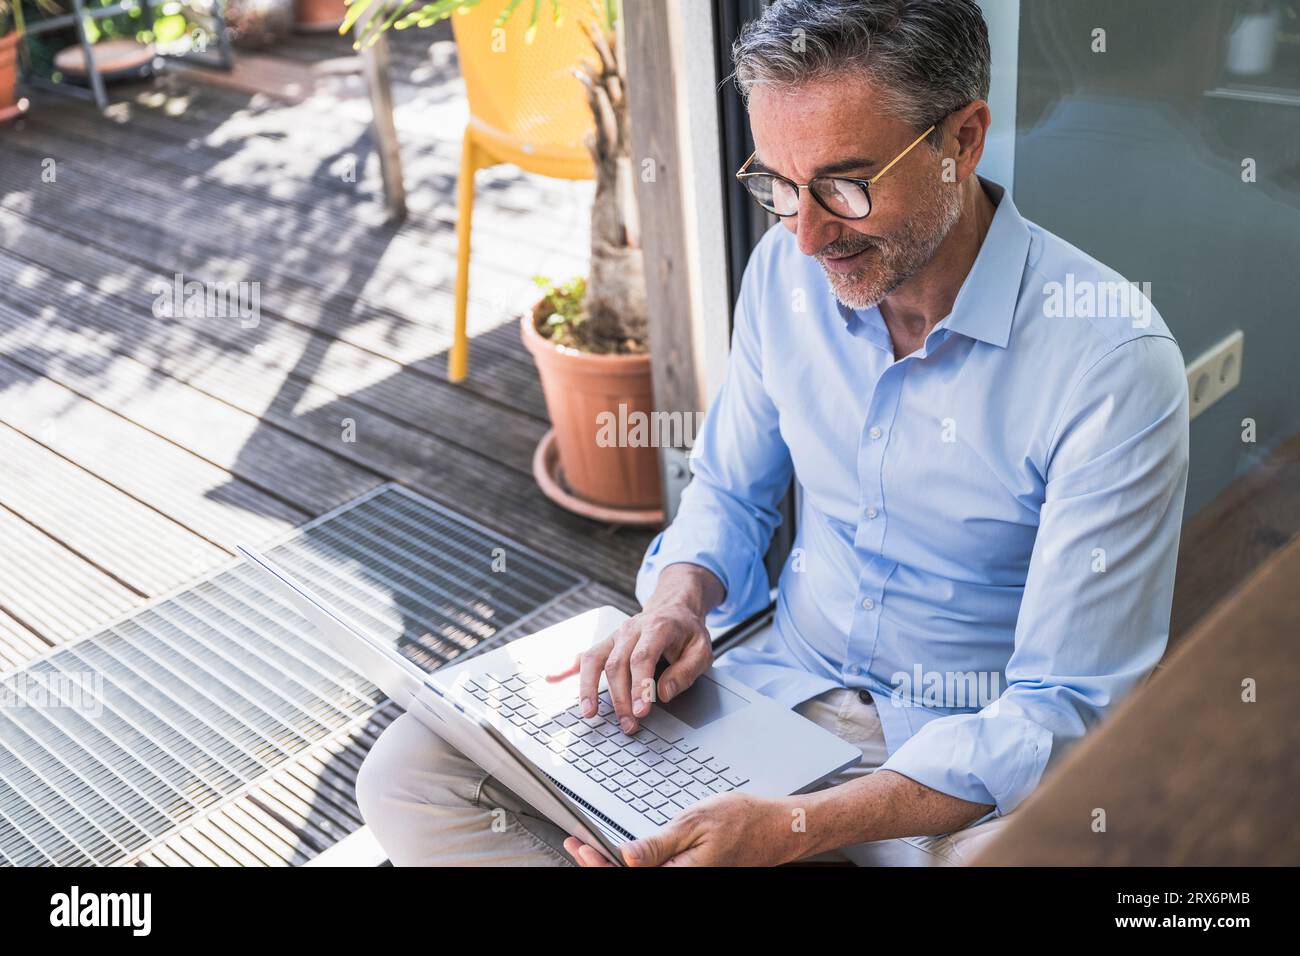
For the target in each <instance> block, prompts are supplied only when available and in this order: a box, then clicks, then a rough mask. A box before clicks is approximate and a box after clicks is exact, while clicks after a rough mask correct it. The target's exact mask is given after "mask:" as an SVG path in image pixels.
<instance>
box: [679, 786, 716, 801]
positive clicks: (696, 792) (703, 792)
mask: <svg viewBox="0 0 1300 956" xmlns="http://www.w3.org/2000/svg"><path fill="white" fill-rule="evenodd" d="M686 792H687V793H689V794H691V796H693V797H695V798H696V799H697V800H705V799H707V798H708V797H711V796H713V791H712V790H710V789H709V788H708V787H706V786H705V785H704V784H702V783H691V784H690V785H689V786H687V788H686Z"/></svg>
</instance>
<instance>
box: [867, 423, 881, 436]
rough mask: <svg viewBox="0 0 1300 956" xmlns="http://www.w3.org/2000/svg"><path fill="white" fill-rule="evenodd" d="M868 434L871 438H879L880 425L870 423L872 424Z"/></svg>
mask: <svg viewBox="0 0 1300 956" xmlns="http://www.w3.org/2000/svg"><path fill="white" fill-rule="evenodd" d="M868 434H870V435H871V437H872V438H879V437H880V426H878V425H872V426H871V431H870V432H869V433H868Z"/></svg>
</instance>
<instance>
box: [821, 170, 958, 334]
mask: <svg viewBox="0 0 1300 956" xmlns="http://www.w3.org/2000/svg"><path fill="white" fill-rule="evenodd" d="M961 207H962V191H961V189H959V188H957V186H955V185H953V184H949V183H939V184H938V185H937V186H936V187H935V189H934V190H933V191H931V192H930V193H928V194H927V195H926V196H925V197H924V198H923V200H922V202H921V205H920V207H919V208H918V209H917V210H916V211H915V212H914V213H913V214H912V216H911V218H910V219H909V220H908V222H907V223H905V224H904V225H903V226H902V227H901V228H900V229H899V230H898V231H897V232H895V233H894V234H892V235H889V236H864V235H856V234H853V233H850V234H849V235H848V236H845V237H844V238H843V239H838V240H836V241H835V242H833V243H831V244H830V245H828V246H827V247H826V248H824V249H823V250H822V251H821V252H819V253H818V254H817V256H816V259H817V261H818V262H820V263H821V264H822V269H823V271H825V273H826V278H827V279H828V280H829V281H830V284H831V291H832V292H833V293H834V294H835V298H837V299H838V300H839V301H840V302H842V303H843V304H844V305H845V306H847V307H848V308H850V309H855V310H859V311H861V310H864V309H873V308H875V307H876V306H877V305H879V304H880V303H881V302H882V301H883V300H884V298H885V297H886V296H887V295H889V294H890V293H891V292H893V291H894V290H895V289H897V288H898V287H899V286H900V285H902V284H903V283H904V282H906V281H907V280H908V279H910V278H912V276H914V275H916V273H917V272H919V271H920V270H921V269H922V268H924V267H925V265H926V263H928V262H929V261H930V260H931V259H932V258H934V254H935V252H937V251H938V249H939V246H940V244H942V242H943V240H944V239H945V238H946V237H947V235H948V233H949V231H951V229H952V227H953V226H955V225H956V224H957V220H959V219H960V218H961ZM863 249H872V250H873V252H872V254H871V260H872V261H871V264H870V265H868V266H865V267H864V268H862V269H859V270H858V271H857V272H851V273H848V274H847V275H844V274H841V273H837V272H831V271H830V270H829V269H827V268H826V263H825V261H824V259H825V258H826V257H828V256H829V257H833V258H839V257H842V256H851V255H853V254H854V253H857V252H861V251H862V250H863Z"/></svg>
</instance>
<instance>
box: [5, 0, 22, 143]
mask: <svg viewBox="0 0 1300 956" xmlns="http://www.w3.org/2000/svg"><path fill="white" fill-rule="evenodd" d="M21 3H22V0H0V123H4V122H7V121H8V120H11V119H13V118H14V117H16V116H17V115H18V114H19V113H21V112H22V107H20V106H19V104H18V41H19V38H20V37H21V36H22V32H23V11H22V7H21V6H20V4H21Z"/></svg>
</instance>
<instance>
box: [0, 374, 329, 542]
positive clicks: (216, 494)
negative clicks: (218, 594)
mask: <svg viewBox="0 0 1300 956" xmlns="http://www.w3.org/2000/svg"><path fill="white" fill-rule="evenodd" d="M0 396H3V399H4V401H3V403H0V418H2V419H3V420H4V422H5V423H6V424H7V425H9V426H11V427H12V428H14V429H15V430H17V431H20V432H22V433H23V434H25V435H26V436H27V437H28V438H32V439H35V440H37V441H39V442H40V443H41V444H42V445H43V446H44V447H46V448H48V449H50V450H51V451H53V452H55V453H56V454H58V455H59V456H61V457H62V458H65V459H67V460H68V461H69V462H72V463H74V464H76V465H77V466H79V467H81V468H83V469H85V470H87V471H89V472H92V473H94V474H95V475H97V476H99V477H100V478H102V479H103V480H104V481H106V482H108V483H109V484H111V485H113V486H114V487H116V488H118V489H121V490H122V491H123V492H124V493H126V494H128V495H130V496H131V497H132V498H134V499H135V500H137V501H139V502H141V503H143V504H146V505H148V506H149V507H151V508H153V509H155V510H157V511H159V512H161V513H162V514H165V515H168V516H169V517H171V518H172V519H174V520H175V521H178V522H179V523H181V524H182V525H184V526H185V527H186V528H188V529H190V530H191V531H193V532H194V533H195V534H196V535H199V536H200V537H202V538H204V539H205V540H207V541H210V542H212V543H213V544H216V545H218V546H219V547H221V548H223V549H225V550H227V551H229V552H230V553H232V554H233V553H234V546H235V544H237V543H240V542H251V543H254V544H262V543H264V542H266V541H269V540H271V539H272V538H276V537H279V536H280V535H282V534H284V533H285V532H287V531H289V530H290V529H291V528H293V527H294V526H296V525H298V524H301V523H302V522H303V521H305V520H306V519H307V518H308V517H309V513H308V512H307V511H305V510H302V509H299V508H294V507H293V506H291V505H288V504H286V503H285V502H283V501H281V500H280V499H279V498H276V497H273V496H271V495H269V494H267V493H266V492H264V491H262V490H261V489H259V488H257V487H256V486H254V485H251V484H249V483H248V482H245V481H242V480H240V479H238V478H235V477H234V476H232V475H231V474H230V473H229V472H228V471H226V470H225V469H223V468H219V467H217V466H215V465H213V464H212V463H210V462H208V461H205V460H203V459H202V458H199V457H198V456H196V455H193V454H192V453H190V452H188V451H185V450H184V449H182V448H180V447H178V446H176V445H174V444H172V443H171V442H169V441H167V440H165V439H163V438H160V437H159V436H157V435H154V434H153V433H152V432H149V431H146V430H145V429H143V428H140V427H138V426H136V425H134V424H132V423H131V422H129V421H127V420H126V419H124V418H122V417H120V416H118V415H116V414H114V413H113V412H111V411H109V410H108V409H105V408H102V407H100V406H99V405H96V404H94V403H93V402H90V401H88V400H86V399H83V398H81V397H80V396H78V395H77V394H76V393H75V392H73V391H72V390H70V389H68V388H65V387H64V386H62V385H59V384H58V383H56V382H52V381H50V380H49V379H46V378H41V377H39V376H37V375H35V374H34V373H33V372H32V371H31V370H30V369H27V368H24V367H22V366H18V365H15V364H13V363H12V362H9V361H8V360H6V359H5V358H4V357H3V356H0Z"/></svg>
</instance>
